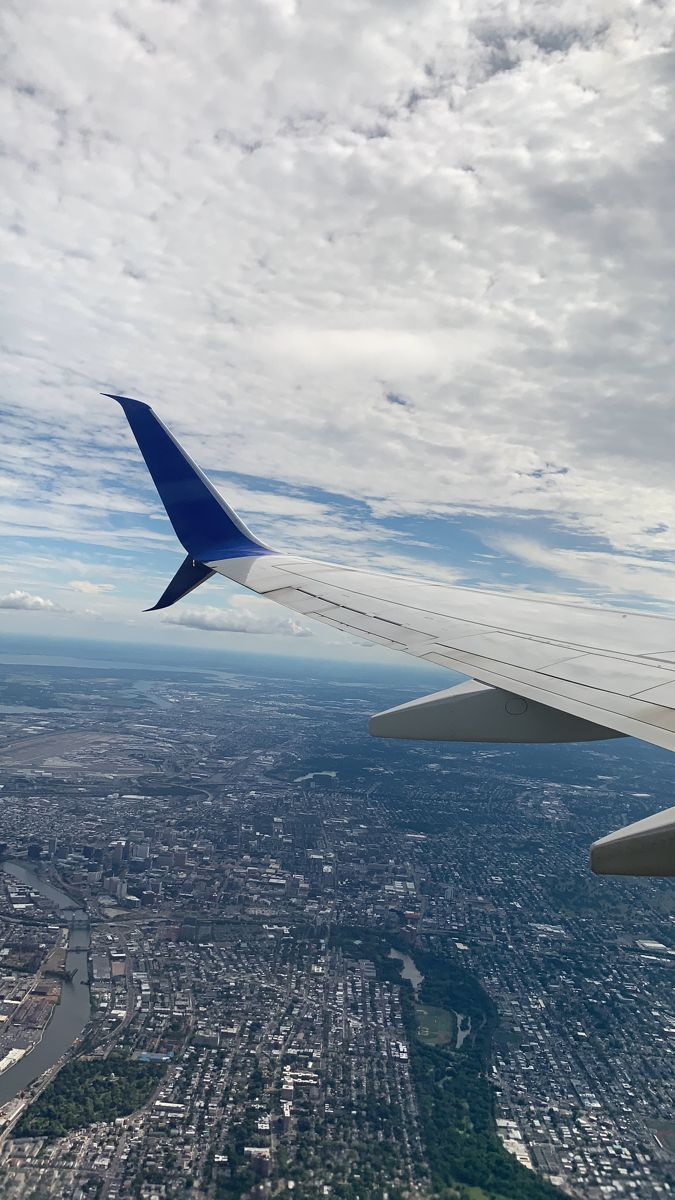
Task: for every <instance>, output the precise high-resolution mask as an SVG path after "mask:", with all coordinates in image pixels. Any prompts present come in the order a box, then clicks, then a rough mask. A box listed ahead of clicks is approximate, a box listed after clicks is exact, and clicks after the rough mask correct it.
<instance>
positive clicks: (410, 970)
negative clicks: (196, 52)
mask: <svg viewBox="0 0 675 1200" xmlns="http://www.w3.org/2000/svg"><path fill="white" fill-rule="evenodd" d="M389 957H390V958H397V959H398V960H399V962H402V963H403V970H402V971H401V975H402V976H403V978H404V979H407V980H408V981H409V982H410V983H411V984H412V987H413V991H414V993H415V995H416V996H417V994H418V992H419V990H420V984H421V983H422V980H423V979H424V975H422V974H421V972H420V971H418V970H417V967H416V966H415V964H414V962H413V960H412V958H411V957H410V955H409V954H401V951H400V950H393V949H392V950H390V951H389Z"/></svg>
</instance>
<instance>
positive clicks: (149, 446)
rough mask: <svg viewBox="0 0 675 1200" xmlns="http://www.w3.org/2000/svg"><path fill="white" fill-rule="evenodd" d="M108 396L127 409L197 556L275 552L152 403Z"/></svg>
mask: <svg viewBox="0 0 675 1200" xmlns="http://www.w3.org/2000/svg"><path fill="white" fill-rule="evenodd" d="M104 395H106V396H109V397H110V399H111V400H117V402H118V404H121V406H122V408H123V409H124V413H125V416H126V418H127V421H128V422H129V425H130V426H131V432H132V433H133V435H134V437H135V438H136V441H137V442H138V448H139V450H140V452H141V454H142V455H143V458H144V459H145V462H146V465H147V468H148V470H149V472H150V474H151V476H152V479H153V482H154V484H155V487H156V488H157V491H158V492H159V496H160V499H161V501H162V503H163V505H164V507H165V509H166V511H167V515H168V517H169V520H170V521H171V524H172V525H173V527H174V529H175V531H176V535H177V537H178V539H179V541H180V542H182V544H183V546H184V547H185V549H186V550H187V552H188V554H189V555H190V557H191V558H193V559H195V560H196V561H197V562H217V561H219V560H222V559H226V558H242V557H246V556H247V555H260V554H272V553H273V551H272V550H270V548H269V547H268V546H265V545H264V544H263V543H262V542H261V541H259V540H258V538H257V537H255V536H254V534H252V533H251V531H250V529H247V528H246V526H245V525H244V522H243V521H242V520H241V519H240V518H239V517H238V516H237V514H236V513H235V512H234V510H233V509H231V508H230V506H229V504H226V503H225V501H224V500H223V498H222V496H220V495H219V494H218V492H217V491H216V489H215V488H214V486H213V484H212V483H211V482H210V480H208V479H207V478H206V475H205V474H204V473H203V471H201V470H200V469H199V467H198V466H197V464H196V463H194V462H193V461H192V459H191V458H190V456H189V454H187V453H186V452H185V450H184V449H183V447H182V446H181V445H180V444H179V443H178V442H177V441H176V439H175V437H174V436H173V434H172V433H171V432H170V431H169V430H168V429H167V427H166V425H165V424H164V422H163V421H160V419H159V417H158V416H157V415H156V414H155V413H154V412H153V411H152V409H151V408H150V406H149V405H148V404H143V403H142V402H141V401H140V400H131V399H129V397H128V396H113V395H111V394H110V393H109V392H105V393H104Z"/></svg>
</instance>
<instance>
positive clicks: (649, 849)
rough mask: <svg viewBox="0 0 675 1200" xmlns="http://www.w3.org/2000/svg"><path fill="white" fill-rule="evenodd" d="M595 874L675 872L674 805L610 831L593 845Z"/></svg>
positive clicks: (592, 862)
mask: <svg viewBox="0 0 675 1200" xmlns="http://www.w3.org/2000/svg"><path fill="white" fill-rule="evenodd" d="M591 870H592V871H595V873H596V875H660V876H661V877H665V878H672V877H673V876H675V808H667V809H666V811H665V812H661V813H655V815H654V816H653V817H645V819H644V821H636V822H635V823H634V824H633V825H626V826H625V827H624V828H623V829H617V830H616V832H615V833H608V834H607V837H603V838H600V840H599V841H597V842H594V843H593V845H592V846H591Z"/></svg>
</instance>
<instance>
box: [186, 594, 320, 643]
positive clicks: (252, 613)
mask: <svg viewBox="0 0 675 1200" xmlns="http://www.w3.org/2000/svg"><path fill="white" fill-rule="evenodd" d="M164 621H165V623H167V624H169V625H187V626H188V627H189V628H190V629H206V630H209V631H212V632H218V633H256V634H257V633H266V634H276V635H277V636H278V635H280V634H281V635H283V636H287V637H288V636H290V637H310V636H311V631H310V630H309V629H308V628H307V626H306V625H301V624H300V623H299V622H298V621H297V620H296V619H295V618H294V617H284V616H282V615H281V614H279V613H277V612H275V611H274V610H273V609H272V608H271V606H270V605H267V604H266V605H262V604H261V605H258V604H256V603H255V601H252V602H251V603H250V605H245V604H239V605H236V607H233V608H231V609H222V608H215V607H213V605H204V606H203V607H201V608H182V607H181V608H177V609H175V611H174V612H173V613H171V615H170V616H167V617H165V618H164Z"/></svg>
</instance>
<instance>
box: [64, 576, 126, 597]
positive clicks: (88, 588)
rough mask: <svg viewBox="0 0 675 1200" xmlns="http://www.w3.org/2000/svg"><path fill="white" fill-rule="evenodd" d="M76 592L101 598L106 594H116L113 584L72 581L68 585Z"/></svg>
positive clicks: (87, 580)
mask: <svg viewBox="0 0 675 1200" xmlns="http://www.w3.org/2000/svg"><path fill="white" fill-rule="evenodd" d="M68 586H69V587H71V588H72V589H73V591H75V592H82V593H83V594H84V595H85V596H100V595H103V594H104V593H105V592H114V590H115V585H114V584H112V583H92V581H91V580H90V579H71V581H70V583H69V584H68Z"/></svg>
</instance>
